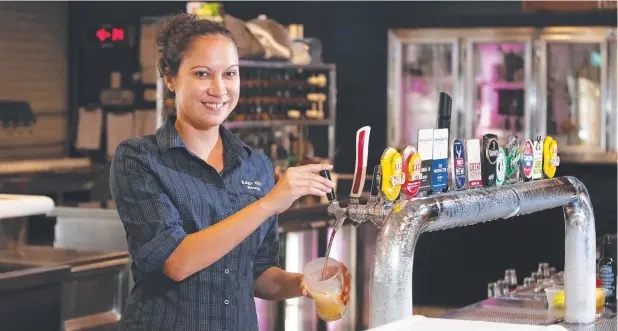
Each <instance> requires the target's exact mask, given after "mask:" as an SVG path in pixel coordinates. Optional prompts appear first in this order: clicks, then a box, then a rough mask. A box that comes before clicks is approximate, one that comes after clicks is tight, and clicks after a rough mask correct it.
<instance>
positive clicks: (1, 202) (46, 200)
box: [0, 194, 55, 220]
mask: <svg viewBox="0 0 618 331" xmlns="http://www.w3.org/2000/svg"><path fill="white" fill-rule="evenodd" d="M54 207H55V204H54V200H52V199H51V198H50V197H46V196H40V195H18V194H0V220H2V219H5V218H14V217H25V216H31V215H43V214H48V213H50V212H51V211H52V210H53V209H54Z"/></svg>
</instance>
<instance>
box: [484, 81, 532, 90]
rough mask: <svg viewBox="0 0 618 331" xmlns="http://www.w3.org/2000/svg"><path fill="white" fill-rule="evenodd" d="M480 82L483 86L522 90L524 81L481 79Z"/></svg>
mask: <svg viewBox="0 0 618 331" xmlns="http://www.w3.org/2000/svg"><path fill="white" fill-rule="evenodd" d="M478 84H479V85H480V86H482V87H486V86H488V87H492V88H493V89H495V90H522V89H524V82H507V81H495V82H489V81H479V82H478Z"/></svg>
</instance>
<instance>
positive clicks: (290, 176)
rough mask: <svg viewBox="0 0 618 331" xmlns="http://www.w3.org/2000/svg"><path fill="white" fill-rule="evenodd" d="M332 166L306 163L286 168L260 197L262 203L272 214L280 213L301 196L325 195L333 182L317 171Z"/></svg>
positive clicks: (330, 189)
mask: <svg viewBox="0 0 618 331" xmlns="http://www.w3.org/2000/svg"><path fill="white" fill-rule="evenodd" d="M332 168H333V166H332V165H330V164H308V165H303V166H300V167H292V168H288V169H287V170H286V171H285V173H284V174H283V176H281V178H280V179H279V181H278V182H277V185H275V187H274V188H273V189H272V190H271V191H270V192H269V193H268V194H266V196H265V197H264V198H262V200H261V203H262V205H263V206H264V207H266V208H267V209H268V210H269V211H271V212H272V213H273V214H281V213H283V212H284V211H286V210H287V209H288V208H290V206H292V204H293V203H294V201H296V200H297V199H298V198H300V197H302V196H305V195H315V196H323V195H326V193H328V192H330V191H332V189H333V187H334V184H333V182H331V181H330V180H328V179H326V178H324V177H322V176H320V175H319V174H318V173H319V172H320V171H322V170H331V169H332Z"/></svg>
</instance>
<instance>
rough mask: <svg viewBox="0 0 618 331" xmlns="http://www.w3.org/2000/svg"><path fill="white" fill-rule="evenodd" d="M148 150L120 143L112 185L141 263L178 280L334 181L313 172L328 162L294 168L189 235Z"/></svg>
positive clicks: (145, 269) (142, 268)
mask: <svg viewBox="0 0 618 331" xmlns="http://www.w3.org/2000/svg"><path fill="white" fill-rule="evenodd" d="M150 152H151V153H152V152H156V151H150ZM149 155H150V154H149V152H148V151H147V147H145V146H143V145H142V144H140V143H137V142H129V143H123V144H121V145H120V146H119V147H118V149H117V151H116V155H115V157H114V160H113V162H112V169H111V171H110V186H111V187H110V188H111V191H112V196H113V197H114V200H115V201H116V205H117V208H118V212H119V214H120V216H121V219H122V222H123V224H124V226H125V228H126V230H127V233H128V241H129V246H130V247H129V250H130V252H131V256H132V257H133V260H134V262H135V264H136V265H137V267H138V268H139V269H140V271H142V272H145V273H148V272H152V271H155V270H161V268H162V269H163V272H164V273H165V275H167V276H168V277H169V278H171V279H173V280H176V281H181V280H183V279H185V278H187V277H189V276H191V275H193V274H194V273H196V272H198V271H200V270H202V269H204V268H207V267H208V266H210V265H211V264H213V263H214V262H216V261H217V260H219V259H220V258H221V257H223V256H224V255H225V254H227V253H228V252H230V251H231V250H232V249H233V248H234V247H235V246H237V245H238V244H239V243H240V242H242V241H243V240H244V239H245V238H247V237H248V236H249V235H250V234H251V233H253V231H255V230H256V229H257V228H258V227H259V226H260V225H261V224H262V223H263V222H264V221H265V220H267V219H268V218H269V217H271V216H273V215H274V214H278V213H281V212H283V211H285V210H286V209H288V208H289V207H290V206H291V205H292V203H293V202H294V201H295V200H296V199H298V198H299V197H301V196H304V195H307V194H312V195H318V196H321V195H325V193H326V192H330V190H332V186H333V184H332V182H330V181H328V180H327V179H325V178H323V177H320V176H319V175H317V174H315V172H318V171H320V170H329V169H331V168H332V166H330V165H318V164H316V165H307V166H301V167H296V168H290V169H288V171H286V173H285V174H284V176H282V178H281V180H280V181H279V183H277V185H276V186H275V187H274V188H273V189H272V190H271V191H270V192H269V193H268V194H267V195H266V196H265V197H264V198H262V199H260V200H258V201H256V202H255V203H253V204H251V205H249V206H247V207H245V208H243V209H242V210H240V211H239V212H237V213H235V214H234V215H232V216H230V217H228V218H226V219H224V220H222V221H221V222H218V223H217V224H215V225H213V226H210V227H208V228H206V229H204V230H201V231H199V232H196V233H193V234H189V235H187V234H186V233H185V232H184V230H183V222H182V220H181V218H180V213H179V212H178V210H177V209H176V207H175V206H174V205H173V203H172V202H171V201H170V199H169V197H168V196H167V194H166V193H165V192H164V191H163V189H162V188H161V187H160V185H159V183H158V181H157V179H156V177H155V176H154V174H152V173H151V170H150V168H149V167H148V166H147V164H148V160H149Z"/></svg>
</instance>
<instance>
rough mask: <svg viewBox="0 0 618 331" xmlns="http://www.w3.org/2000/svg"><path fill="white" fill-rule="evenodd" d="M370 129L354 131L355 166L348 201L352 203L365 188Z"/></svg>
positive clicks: (363, 128)
mask: <svg viewBox="0 0 618 331" xmlns="http://www.w3.org/2000/svg"><path fill="white" fill-rule="evenodd" d="M370 133H371V127H370V126H365V127H362V128H360V129H359V130H358V131H356V164H355V166H354V180H353V182H352V190H351V191H350V199H351V200H352V201H354V200H356V201H358V199H359V198H360V196H361V194H362V193H363V188H364V187H365V177H366V172H367V155H368V153H369V134H370Z"/></svg>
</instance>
